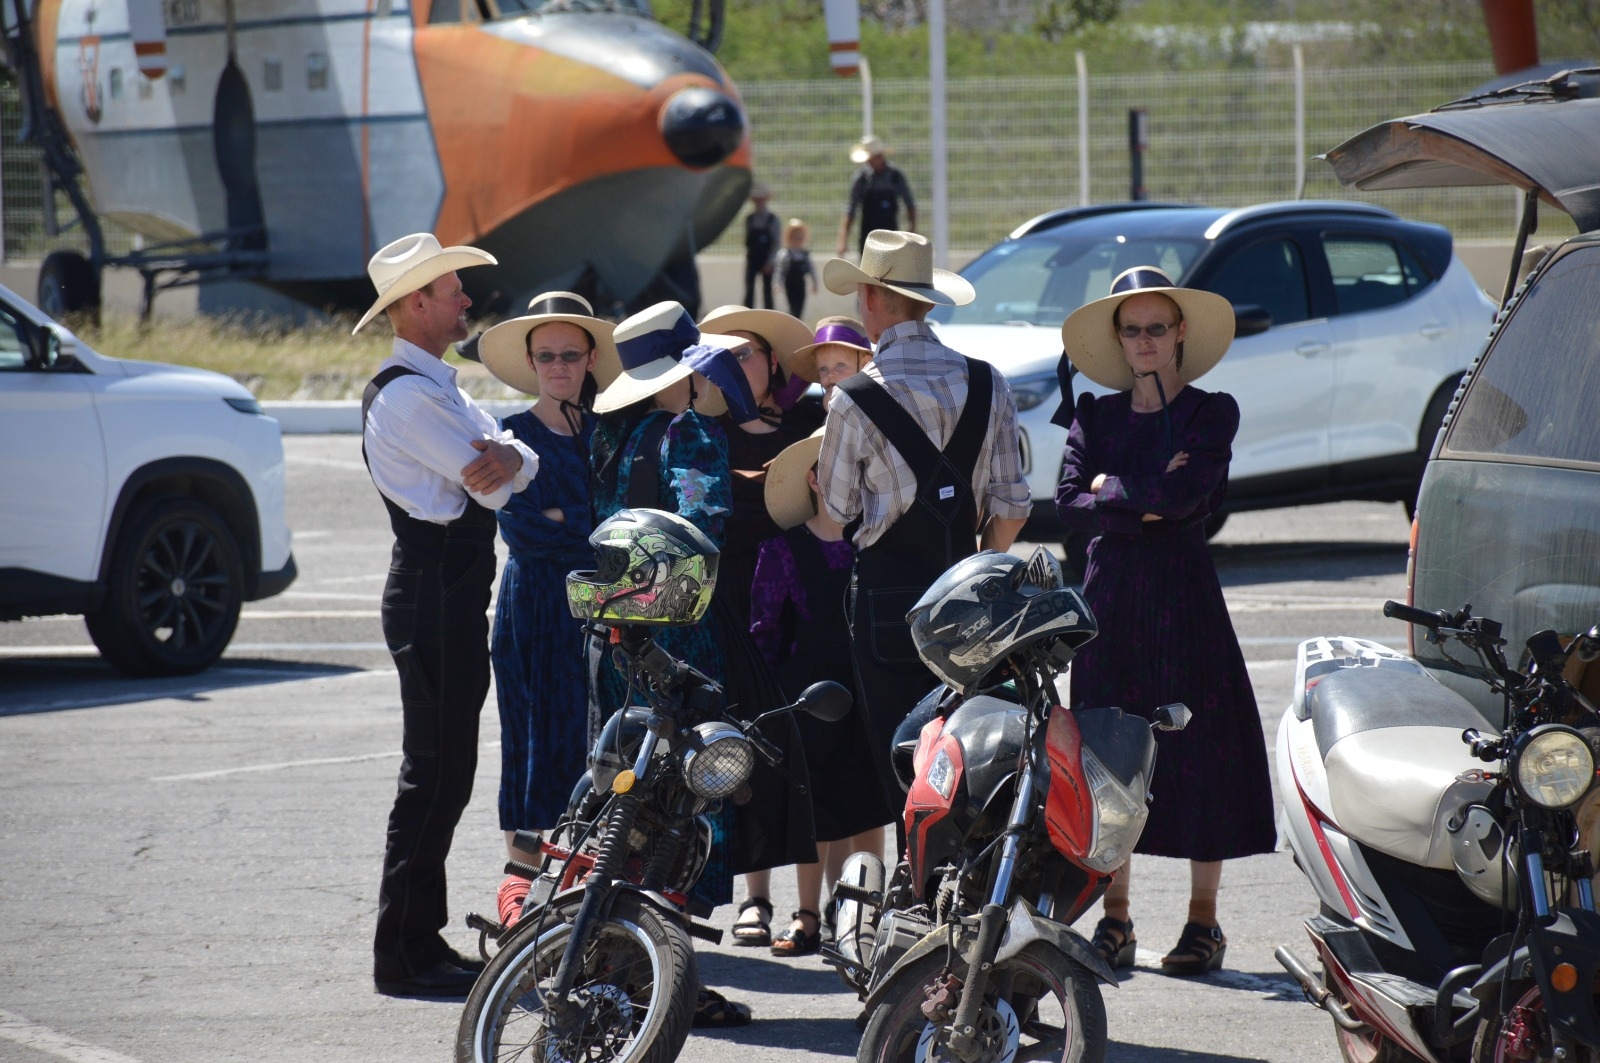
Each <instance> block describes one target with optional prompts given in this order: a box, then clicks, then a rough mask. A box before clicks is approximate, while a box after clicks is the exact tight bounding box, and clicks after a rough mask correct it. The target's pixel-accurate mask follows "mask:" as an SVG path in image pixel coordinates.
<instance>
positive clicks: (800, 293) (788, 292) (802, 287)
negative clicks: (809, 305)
mask: <svg viewBox="0 0 1600 1063" xmlns="http://www.w3.org/2000/svg"><path fill="white" fill-rule="evenodd" d="M783 294H784V295H785V296H787V297H788V300H789V316H790V317H804V316H805V313H806V275H805V274H804V273H802V274H800V276H798V277H785V278H783Z"/></svg>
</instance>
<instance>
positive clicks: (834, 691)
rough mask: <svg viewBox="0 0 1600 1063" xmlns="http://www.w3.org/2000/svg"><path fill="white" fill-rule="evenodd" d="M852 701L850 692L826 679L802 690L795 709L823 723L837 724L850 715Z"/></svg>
mask: <svg viewBox="0 0 1600 1063" xmlns="http://www.w3.org/2000/svg"><path fill="white" fill-rule="evenodd" d="M852 700H853V699H852V698H851V697H850V691H848V690H846V689H845V688H844V687H842V686H840V685H839V684H838V683H835V682H834V681H833V680H831V679H824V680H822V681H821V682H817V683H812V684H811V685H810V686H808V687H806V688H805V689H804V690H802V691H801V692H800V700H799V701H797V702H795V703H794V707H795V708H797V709H800V710H802V711H804V712H808V713H810V714H811V715H812V716H814V717H815V718H817V719H819V720H821V721H822V722H823V723H837V722H838V721H840V720H842V719H844V718H845V717H846V716H848V715H849V714H850V705H851V702H852Z"/></svg>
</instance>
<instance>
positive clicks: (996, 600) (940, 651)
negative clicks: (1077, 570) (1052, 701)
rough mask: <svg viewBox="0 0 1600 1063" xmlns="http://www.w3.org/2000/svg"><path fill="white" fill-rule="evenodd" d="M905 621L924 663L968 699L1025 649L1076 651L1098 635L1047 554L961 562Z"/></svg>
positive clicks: (1085, 609)
mask: <svg viewBox="0 0 1600 1063" xmlns="http://www.w3.org/2000/svg"><path fill="white" fill-rule="evenodd" d="M906 619H907V620H909V621H910V622H911V641H912V642H913V643H914V644H915V645H916V647H917V653H918V655H919V656H921V657H922V660H923V663H924V664H926V665H927V666H928V667H929V668H931V669H932V670H933V674H934V675H936V676H938V677H939V678H940V679H942V680H944V681H945V682H946V683H948V684H949V685H950V686H951V687H952V688H954V689H955V690H957V691H960V692H961V693H962V694H972V693H974V692H976V691H978V690H981V689H982V688H983V687H984V686H986V685H988V684H989V682H990V675H991V673H993V672H994V670H995V669H996V668H998V667H999V666H1000V664H1001V663H1002V662H1004V661H1005V659H1006V658H1007V657H1009V656H1010V655H1011V654H1013V653H1015V652H1016V651H1017V650H1019V649H1021V648H1023V647H1024V646H1029V645H1036V644H1043V643H1057V644H1060V645H1063V646H1065V647H1066V648H1067V649H1068V650H1069V651H1075V650H1077V648H1078V647H1079V646H1082V645H1083V644H1084V643H1085V642H1088V641H1089V640H1090V639H1092V638H1094V637H1095V635H1096V634H1098V633H1099V630H1100V629H1099V627H1098V626H1097V625H1096V624H1095V620H1094V614H1093V613H1091V612H1090V611H1089V606H1088V605H1087V604H1085V603H1084V600H1083V598H1082V597H1081V596H1080V595H1079V594H1078V592H1077V591H1075V590H1072V589H1071V588H1069V587H1066V586H1064V585H1063V580H1062V578H1061V565H1060V564H1059V563H1058V562H1057V561H1056V559H1055V556H1054V555H1053V554H1051V553H1050V552H1049V551H1048V550H1046V549H1044V548H1043V547H1041V548H1039V549H1037V550H1035V551H1034V552H1033V556H1032V557H1031V558H1029V559H1028V560H1027V561H1024V560H1022V559H1021V558H1020V557H1015V556H1013V555H1011V554H1001V553H996V552H995V551H993V550H985V551H984V552H983V553H981V554H974V555H972V556H971V557H968V558H966V559H964V560H962V561H958V562H956V563H955V564H954V565H952V566H951V567H950V568H949V569H948V570H946V572H945V573H944V575H942V576H940V577H939V578H938V579H937V580H935V581H934V583H933V586H931V587H929V588H928V592H927V593H926V594H924V595H923V596H922V597H921V598H920V599H919V600H918V601H917V604H916V605H914V606H912V607H911V612H910V613H908V614H907V615H906Z"/></svg>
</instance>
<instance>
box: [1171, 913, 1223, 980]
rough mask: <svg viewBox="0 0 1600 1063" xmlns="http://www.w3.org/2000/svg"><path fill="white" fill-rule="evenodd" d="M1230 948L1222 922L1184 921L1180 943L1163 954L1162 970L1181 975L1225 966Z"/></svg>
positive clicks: (1183, 976)
mask: <svg viewBox="0 0 1600 1063" xmlns="http://www.w3.org/2000/svg"><path fill="white" fill-rule="evenodd" d="M1227 951H1228V938H1227V936H1226V935H1224V934H1223V932H1222V928H1221V927H1220V926H1201V925H1200V924H1199V923H1185V924H1184V926H1183V933H1182V934H1181V935H1179V937H1178V943H1177V944H1176V945H1174V946H1173V948H1172V951H1171V952H1169V953H1167V954H1166V955H1165V956H1163V957H1161V971H1162V973H1163V974H1170V975H1176V976H1178V977H1180V978H1187V977H1189V976H1190V975H1196V974H1205V973H1206V972H1207V971H1215V970H1216V969H1217V968H1219V967H1221V966H1222V957H1223V954H1224V953H1226V952H1227Z"/></svg>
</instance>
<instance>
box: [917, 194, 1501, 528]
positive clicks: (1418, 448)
mask: <svg viewBox="0 0 1600 1063" xmlns="http://www.w3.org/2000/svg"><path fill="white" fill-rule="evenodd" d="M1139 265H1155V266H1159V267H1161V268H1162V269H1164V270H1165V271H1166V272H1167V275H1168V276H1170V277H1172V278H1173V279H1174V280H1175V281H1176V282H1177V283H1179V284H1181V285H1184V286H1186V287H1192V288H1202V289H1205V290H1207V291H1212V292H1216V293H1217V294H1219V295H1222V296H1224V297H1225V298H1227V299H1228V300H1229V301H1230V302H1231V303H1233V304H1234V310H1235V313H1236V314H1237V315H1238V338H1237V339H1235V340H1234V343H1233V347H1232V348H1231V349H1230V351H1229V352H1228V356H1227V357H1226V358H1224V359H1223V360H1222V362H1221V364H1219V365H1218V366H1217V368H1216V369H1214V370H1212V371H1211V372H1210V373H1209V374H1207V375H1206V378H1205V379H1204V380H1203V381H1201V382H1200V386H1201V387H1203V388H1206V389H1208V390H1215V391H1226V392H1228V393H1229V394H1231V395H1232V396H1233V397H1234V398H1235V399H1237V400H1238V402H1239V414H1240V420H1239V434H1238V436H1237V438H1235V440H1234V443H1233V463H1232V467H1231V469H1230V479H1229V485H1228V500H1227V502H1226V504H1225V506H1224V511H1223V514H1218V515H1217V516H1216V517H1214V518H1213V519H1212V521H1211V523H1210V529H1211V531H1212V532H1215V531H1216V530H1217V529H1218V528H1220V527H1221V526H1222V521H1221V518H1222V516H1223V515H1224V514H1225V513H1226V512H1227V511H1235V512H1237V511H1241V510H1247V509H1266V508H1271V507H1276V506H1294V505H1302V504H1305V503H1310V502H1330V501H1339V500H1345V499H1370V500H1375V501H1384V502H1391V501H1392V502H1404V503H1405V504H1406V506H1407V507H1408V509H1409V508H1410V507H1412V506H1414V505H1415V502H1416V498H1417V485H1418V482H1419V481H1420V479H1421V477H1422V468H1423V465H1424V464H1425V463H1426V462H1427V459H1428V451H1429V450H1430V449H1431V448H1432V446H1433V439H1434V436H1435V435H1436V434H1437V433H1438V430H1439V425H1440V424H1441V423H1442V422H1443V420H1444V414H1445V410H1446V409H1447V408H1448V407H1449V405H1450V397H1451V395H1452V394H1454V392H1455V389H1456V384H1457V382H1458V381H1460V379H1461V375H1462V373H1463V372H1464V371H1465V370H1466V368H1467V366H1468V365H1470V364H1471V363H1472V360H1473V358H1474V357H1476V355H1477V353H1478V351H1479V350H1481V349H1482V347H1483V342H1484V336H1485V335H1486V334H1487V333H1488V330H1489V324H1490V322H1491V321H1492V320H1493V318H1494V311H1495V305H1494V303H1493V302H1492V301H1490V300H1489V299H1488V298H1487V297H1485V296H1484V294H1483V292H1482V291H1481V290H1479V288H1478V286H1477V284H1476V283H1475V282H1474V281H1473V279H1472V275H1471V274H1470V273H1469V272H1468V271H1467V268H1466V267H1465V266H1464V265H1462V263H1461V261H1460V260H1459V259H1457V258H1456V257H1455V254H1454V251H1453V248H1452V242H1451V238H1450V234H1449V233H1448V232H1446V231H1445V230H1444V229H1441V228H1439V227H1438V226H1435V225H1423V224H1420V223H1418V222H1412V221H1405V220H1403V219H1401V218H1398V217H1396V216H1395V215H1393V214H1391V213H1390V212H1388V211H1386V210H1382V209H1379V208H1377V207H1372V206H1367V205H1365V204H1361V203H1324V202H1287V203H1267V204H1262V205H1260V206H1255V207H1246V208H1242V209H1239V210H1221V209H1217V208H1210V207H1185V206H1172V205H1166V204H1153V203H1127V204H1116V205H1108V206H1102V207H1089V208H1083V209H1077V210H1062V211H1056V212H1054V213H1051V214H1046V215H1043V216H1041V217H1039V218H1035V219H1033V220H1032V221H1030V222H1027V223H1026V224H1024V225H1022V226H1021V227H1019V228H1018V229H1017V230H1016V231H1015V232H1013V233H1012V234H1011V235H1010V236H1009V237H1007V238H1006V239H1005V240H1002V241H1001V242H1000V243H998V244H996V245H995V246H994V247H992V248H990V249H989V250H988V251H985V252H984V253H983V254H982V255H981V256H979V257H978V258H977V259H975V260H974V261H973V262H972V263H971V264H970V265H968V266H967V268H966V269H964V270H962V271H961V272H962V275H963V276H965V277H966V278H967V279H968V280H969V281H971V282H972V284H973V287H974V288H976V289H977V293H978V296H977V299H976V300H974V301H973V302H972V303H971V304H969V305H967V306H964V307H954V308H952V307H939V308H936V309H935V310H934V311H933V313H932V314H931V315H930V320H932V321H933V322H934V326H935V328H936V329H937V330H938V332H939V335H940V336H941V337H942V338H943V339H944V341H945V342H946V343H948V344H950V346H952V347H954V348H955V349H956V350H958V351H961V352H962V353H963V354H968V355H971V356H973V357H976V358H983V359H985V360H986V361H989V362H992V363H993V364H994V365H995V366H996V367H997V368H998V369H1000V371H1001V372H1003V373H1005V375H1006V378H1007V379H1008V380H1009V381H1010V382H1011V387H1012V389H1013V391H1014V392H1015V393H1016V396H1017V408H1018V411H1019V414H1018V424H1019V427H1020V428H1021V431H1022V437H1023V457H1024V462H1025V465H1026V471H1027V474H1028V483H1029V485H1030V488H1031V490H1032V494H1033V500H1034V520H1033V522H1032V525H1033V526H1032V527H1030V529H1029V532H1028V534H1029V535H1030V536H1031V537H1034V538H1043V537H1046V536H1049V537H1051V538H1053V537H1054V535H1055V533H1057V532H1059V524H1058V523H1056V518H1055V506H1054V498H1055V489H1056V483H1057V481H1058V480H1059V478H1060V475H1061V456H1062V450H1063V448H1064V446H1065V444H1066V430H1065V429H1063V428H1060V427H1057V426H1056V425H1054V424H1052V423H1051V421H1050V418H1051V415H1052V414H1053V413H1054V412H1055V411H1056V407H1057V404H1058V403H1059V402H1060V401H1061V394H1060V389H1059V386H1058V384H1057V379H1056V364H1057V362H1058V361H1059V360H1060V356H1061V322H1062V321H1063V320H1064V319H1065V318H1066V316H1067V315H1068V314H1070V313H1071V312H1072V311H1074V310H1076V309H1077V308H1078V307H1079V306H1081V305H1083V304H1084V303H1086V302H1089V301H1090V300H1093V299H1097V298H1099V297H1100V296H1102V295H1105V294H1106V292H1108V291H1109V290H1110V287H1111V280H1112V278H1113V277H1115V276H1116V275H1117V274H1118V273H1120V272H1122V271H1123V270H1124V269H1127V268H1128V267H1130V266H1139ZM1075 385H1076V387H1077V389H1078V390H1079V391H1094V392H1097V393H1103V392H1104V389H1103V388H1100V387H1098V385H1093V384H1090V383H1089V381H1087V380H1086V379H1084V378H1082V377H1078V378H1076V380H1075ZM1069 556H1070V554H1069Z"/></svg>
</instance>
